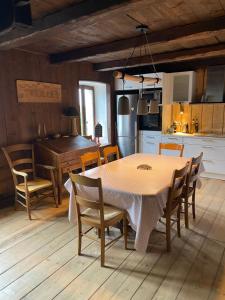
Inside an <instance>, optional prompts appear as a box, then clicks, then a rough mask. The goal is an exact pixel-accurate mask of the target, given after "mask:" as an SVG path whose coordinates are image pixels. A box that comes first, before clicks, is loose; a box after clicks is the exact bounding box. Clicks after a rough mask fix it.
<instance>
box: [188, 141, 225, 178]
mask: <svg viewBox="0 0 225 300" xmlns="http://www.w3.org/2000/svg"><path fill="white" fill-rule="evenodd" d="M183 144H184V156H185V157H193V156H198V155H199V154H200V153H201V152H203V165H204V168H205V172H204V173H203V174H202V176H204V177H209V178H218V179H223V180H225V155H224V153H225V138H212V137H183Z"/></svg>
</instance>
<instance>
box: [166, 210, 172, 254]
mask: <svg viewBox="0 0 225 300" xmlns="http://www.w3.org/2000/svg"><path fill="white" fill-rule="evenodd" d="M170 229H171V223H170V216H167V217H166V247H167V252H170V250H171V237H170V234H171V233H170Z"/></svg>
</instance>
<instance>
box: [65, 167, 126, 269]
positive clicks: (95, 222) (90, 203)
mask: <svg viewBox="0 0 225 300" xmlns="http://www.w3.org/2000/svg"><path fill="white" fill-rule="evenodd" d="M70 179H71V181H72V184H73V190H74V195H75V206H76V213H77V221H78V226H77V228H78V255H81V243H82V237H83V236H87V237H89V238H91V239H94V240H97V239H95V238H94V237H90V236H89V235H88V234H87V233H88V232H89V231H90V230H91V229H92V228H97V229H98V230H99V231H100V240H101V266H104V263H105V247H106V246H108V245H109V244H111V243H112V242H114V241H116V240H118V239H119V238H121V237H122V234H121V235H120V236H118V237H117V238H115V239H114V240H111V241H110V242H108V243H107V244H105V228H107V227H109V226H113V225H115V224H116V223H117V222H119V221H121V220H122V221H123V235H124V245H125V249H127V213H126V211H124V210H121V209H119V208H116V207H113V206H109V205H105V204H104V201H103V193H102V181H101V178H97V179H93V178H89V177H86V176H81V175H76V174H73V173H70ZM79 187H85V188H90V187H91V188H96V189H97V192H98V194H97V195H98V197H97V198H98V199H97V200H96V201H94V200H90V199H86V198H83V197H81V196H79V195H78V188H79ZM83 224H85V225H88V226H90V228H89V229H88V230H86V231H85V232H83V231H82V225H83ZM97 241H98V240H97Z"/></svg>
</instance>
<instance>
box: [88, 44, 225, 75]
mask: <svg viewBox="0 0 225 300" xmlns="http://www.w3.org/2000/svg"><path fill="white" fill-rule="evenodd" d="M210 56H211V57H212V56H225V43H221V44H216V45H210V46H206V47H198V48H191V49H184V50H178V51H172V52H166V53H158V54H154V55H153V61H154V63H155V64H160V63H165V62H171V61H185V60H190V59H195V58H200V59H201V58H203V57H210ZM124 64H125V60H124V59H122V60H112V61H107V62H103V63H97V64H94V69H95V70H96V71H110V70H118V69H124ZM143 65H151V57H150V56H142V57H132V58H131V59H129V60H128V62H127V65H126V68H131V67H136V66H143Z"/></svg>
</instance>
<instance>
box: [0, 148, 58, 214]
mask: <svg viewBox="0 0 225 300" xmlns="http://www.w3.org/2000/svg"><path fill="white" fill-rule="evenodd" d="M2 150H3V152H4V154H5V157H6V159H7V161H8V164H9V167H10V170H11V173H12V176H13V182H14V187H15V205H16V204H17V203H19V204H20V205H22V206H23V207H25V208H26V210H27V213H28V217H29V219H30V220H31V205H32V203H33V200H34V196H36V198H37V199H38V200H41V199H43V198H46V197H49V196H52V197H54V200H55V205H56V207H58V193H57V187H56V183H55V174H54V173H55V168H54V167H52V166H46V165H41V164H35V162H34V146H33V145H31V144H18V145H13V146H8V147H4V148H2ZM37 168H41V169H44V170H47V171H48V172H49V175H50V179H44V178H40V177H37V175H36V171H37ZM40 196H41V197H40Z"/></svg>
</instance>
